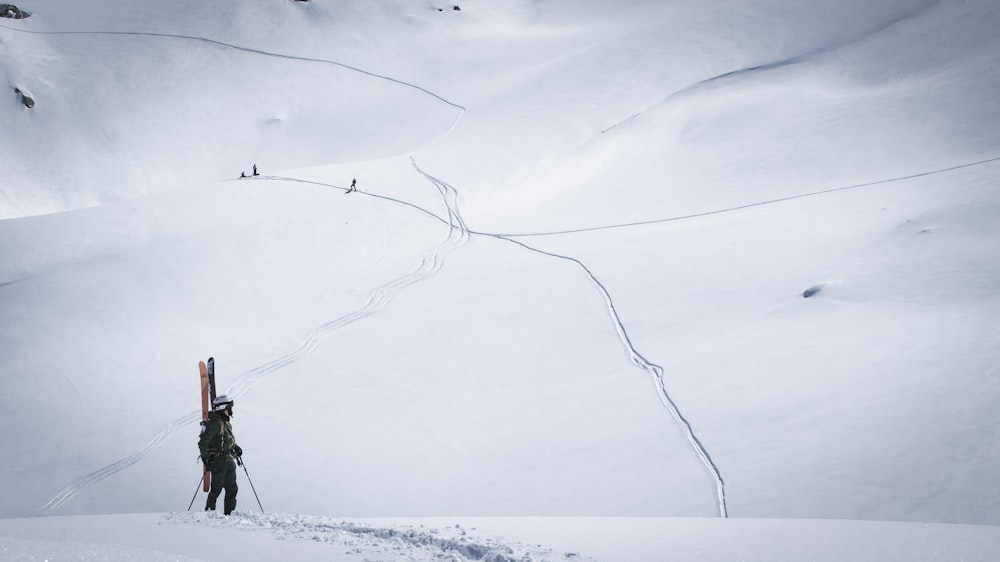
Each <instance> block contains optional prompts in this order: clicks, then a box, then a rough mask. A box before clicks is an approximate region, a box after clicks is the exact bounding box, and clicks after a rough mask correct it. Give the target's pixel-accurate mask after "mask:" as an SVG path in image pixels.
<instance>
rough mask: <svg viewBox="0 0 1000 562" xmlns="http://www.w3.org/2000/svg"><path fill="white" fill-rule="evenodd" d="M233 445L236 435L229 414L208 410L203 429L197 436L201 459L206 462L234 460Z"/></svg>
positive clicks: (234, 444)
mask: <svg viewBox="0 0 1000 562" xmlns="http://www.w3.org/2000/svg"><path fill="white" fill-rule="evenodd" d="M235 446H236V437H234V436H233V424H231V423H229V416H227V415H226V413H225V412H209V414H208V419H207V420H205V430H204V431H202V432H201V437H199V438H198V449H199V450H200V451H201V460H202V461H204V462H205V463H207V464H212V463H215V462H219V461H223V460H228V461H231V460H234V459H235V458H236V457H235V455H233V447H235Z"/></svg>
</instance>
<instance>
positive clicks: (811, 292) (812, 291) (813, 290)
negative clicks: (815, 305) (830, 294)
mask: <svg viewBox="0 0 1000 562" xmlns="http://www.w3.org/2000/svg"><path fill="white" fill-rule="evenodd" d="M822 290H823V285H813V286H812V287H809V288H808V289H806V290H805V291H803V292H802V298H805V299H808V298H810V297H814V296H816V295H818V294H819V292H820V291H822Z"/></svg>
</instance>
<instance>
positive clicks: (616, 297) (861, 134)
mask: <svg viewBox="0 0 1000 562" xmlns="http://www.w3.org/2000/svg"><path fill="white" fill-rule="evenodd" d="M372 4H373V3H370V2H361V1H343V2H336V3H334V2H324V1H322V0H313V1H311V2H308V3H297V2H283V1H277V0H256V1H250V2H239V3H235V2H216V3H208V4H206V3H203V2H193V1H182V2H177V3H173V4H162V3H158V4H155V5H149V6H147V5H144V4H141V3H139V4H137V3H129V2H119V1H114V0H99V1H97V2H93V3H88V4H87V5H86V6H84V5H82V4H79V3H75V2H68V1H63V0H58V1H56V0H48V1H46V2H41V1H35V2H31V1H26V2H23V3H22V4H19V5H20V7H22V8H24V9H27V10H28V11H30V12H32V15H31V17H29V18H27V19H24V20H7V19H4V20H0V53H3V56H2V57H0V73H2V75H3V76H4V77H5V78H6V80H7V82H8V84H9V85H10V86H11V87H10V90H9V93H8V95H7V96H6V100H4V101H0V123H2V127H3V134H2V135H0V152H2V154H3V155H4V156H3V159H2V164H0V167H2V170H3V181H2V182H0V219H3V220H0V256H2V259H0V376H3V385H4V389H5V391H4V393H2V394H0V412H2V415H3V417H4V421H5V423H4V426H5V427H7V428H12V427H17V428H18V430H17V431H11V430H7V431H4V432H3V433H0V435H2V438H0V448H2V449H3V450H5V451H9V452H11V453H10V454H9V455H8V457H7V462H5V463H3V464H0V490H2V493H3V501H2V502H0V515H2V516H4V517H24V516H28V515H33V514H41V515H92V514H115V513H148V512H174V511H180V510H181V509H183V508H184V507H186V504H185V502H186V501H187V500H189V499H190V494H191V493H192V491H193V490H192V488H194V487H195V485H196V483H197V482H196V478H197V474H198V468H199V467H198V462H197V459H196V456H197V453H196V449H195V446H194V440H195V437H196V435H197V423H196V420H197V418H198V412H197V390H196V388H197V387H196V382H195V381H196V374H197V371H196V364H197V361H199V360H203V359H206V358H207V357H208V356H210V355H212V356H215V357H216V359H217V362H218V365H219V367H218V370H219V382H220V385H221V387H222V389H223V390H224V391H226V392H228V393H230V394H232V395H235V396H236V398H237V408H236V417H235V419H234V422H235V427H236V433H237V437H238V439H239V441H240V443H241V445H242V446H243V448H244V449H245V450H246V457H247V462H248V465H249V469H250V470H251V471H252V473H253V476H254V482H255V484H256V485H257V487H258V491H260V492H261V494H262V499H263V500H264V502H265V504H266V505H267V507H268V508H269V511H272V510H273V511H275V512H278V513H298V514H309V515H315V516H336V517H340V516H350V517H382V518H384V517H410V518H412V517H442V516H443V517H523V516H548V517H568V516H569V517H577V516H594V517H651V518H665V517H718V516H720V515H729V516H732V517H738V518H773V519H783V518H810V519H857V520H862V519H866V520H884V521H899V522H930V523H961V524H966V525H1000V510H998V509H997V505H998V500H1000V496H998V494H1000V492H998V491H997V490H996V487H995V486H993V485H992V474H993V473H994V472H995V471H994V470H993V468H994V467H995V466H996V464H997V462H998V461H1000V452H998V451H1000V448H998V447H997V442H998V439H1000V434H998V431H1000V430H998V429H997V428H998V427H1000V424H998V423H997V422H998V421H1000V420H998V419H997V414H996V413H995V411H996V408H995V407H993V404H994V403H995V402H996V400H997V398H998V397H1000V377H998V375H1000V372H998V370H997V365H1000V351H998V349H1000V347H998V346H997V343H998V341H1000V331H998V329H997V328H996V323H995V321H994V318H995V317H996V316H997V313H998V312H1000V301H998V297H997V295H996V293H995V290H994V289H995V287H996V285H997V281H998V280H1000V254H998V252H997V251H996V248H997V247H1000V246H998V241H1000V227H998V221H997V220H996V217H997V216H998V205H1000V194H998V189H997V185H998V181H1000V132H998V130H997V128H996V127H995V123H996V122H997V118H998V117H1000V101H998V100H1000V95H998V94H1000V70H998V69H1000V40H998V39H997V37H996V34H995V32H994V30H995V28H996V26H997V24H998V23H1000V21H998V20H1000V15H998V14H997V12H996V10H995V9H993V6H992V5H991V3H990V2H989V1H988V0H974V1H966V2H958V1H952V0H945V1H941V2H926V1H916V0H894V1H891V2H882V3H879V4H878V5H877V6H872V5H869V4H868V3H864V2H859V1H850V2H833V1H829V2H819V3H813V4H811V5H810V6H808V7H807V6H802V5H799V3H795V2H789V1H787V0H754V1H753V2H745V1H743V2H735V1H733V2H730V1H715V2H710V3H705V2H687V1H677V2H669V3H668V2H657V1H652V0H649V1H638V2H630V3H628V5H622V6H611V5H609V4H607V3H606V2H590V1H588V2H564V1H561V0H560V1H550V2H529V1H527V0H521V1H512V2H506V3H503V4H497V3H490V2H482V1H473V2H471V3H469V4H462V5H461V8H462V9H461V10H460V11H456V10H452V9H451V5H450V4H449V5H441V6H436V5H430V4H417V5H414V4H412V3H409V2H401V1H385V2H379V3H377V5H372ZM439 7H440V8H442V9H441V10H438V9H437V8H439ZM14 88H20V89H22V90H25V91H30V92H31V94H32V95H33V97H34V98H35V99H36V102H37V103H36V105H35V107H33V108H31V109H28V108H26V107H24V106H23V105H22V104H21V103H20V100H19V98H18V96H17V95H16V94H15V92H14ZM253 164H256V165H257V166H258V168H259V169H260V171H261V174H262V175H261V176H259V177H256V178H252V179H242V180H241V179H236V178H237V177H238V176H239V174H240V172H241V171H246V172H249V171H250V168H251V166H252V165H253ZM352 178H357V180H358V185H359V189H360V191H359V192H358V193H354V194H349V195H346V196H345V195H344V191H345V189H346V187H347V186H348V185H349V184H350V182H351V179H352ZM804 293H809V294H810V297H809V298H803V294H804ZM153 483H155V485H151V484H153ZM247 491H248V490H247V489H246V487H244V488H243V490H242V491H241V503H240V509H241V510H243V511H250V510H251V509H252V507H253V504H252V498H251V497H250V496H249V495H247ZM200 501H201V500H198V501H197V502H196V503H200ZM74 521H79V520H75V519H74ZM120 524H122V525H130V524H132V523H131V522H126V521H125V520H122V522H121V523H120ZM142 524H143V525H145V524H148V522H147V523H142ZM789 525H791V523H789ZM872 528H877V527H872ZM984 529H990V530H986V531H983V532H985V533H986V534H987V535H988V536H990V537H993V538H995V536H996V535H995V533H994V532H993V531H994V530H995V527H989V528H984ZM12 532H20V531H12ZM49 532H51V531H49ZM866 532H868V531H866ZM872 532H876V533H877V532H880V531H872ZM910 532H911V531H906V532H904V533H903V534H904V535H907V536H909V535H908V533H910ZM139 534H140V535H142V534H144V532H139ZM4 536H7V535H4ZM942 537H944V538H942V540H945V539H946V537H945V536H944V535H942ZM900 541H901V542H905V539H900ZM982 544H983V543H979V542H977V543H976V545H977V547H976V548H978V547H979V546H982ZM15 546H16V545H15ZM139 546H140V547H142V548H146V547H147V545H144V544H141V545H139ZM567 548H572V547H567ZM581 548H582V547H581ZM973 551H976V549H975V548H973ZM979 552H981V551H979ZM187 555H189V556H196V555H193V554H187ZM214 557H215V556H214V555H213V556H209V558H214Z"/></svg>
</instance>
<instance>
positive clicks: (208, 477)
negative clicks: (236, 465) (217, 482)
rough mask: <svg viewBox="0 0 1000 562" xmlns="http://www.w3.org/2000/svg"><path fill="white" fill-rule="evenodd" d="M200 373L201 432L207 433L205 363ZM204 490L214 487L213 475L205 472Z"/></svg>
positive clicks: (202, 362)
mask: <svg viewBox="0 0 1000 562" xmlns="http://www.w3.org/2000/svg"><path fill="white" fill-rule="evenodd" d="M198 372H199V374H200V375H201V377H200V378H201V430H202V431H205V421H206V420H208V395H209V381H210V379H209V376H208V366H207V365H205V362H204V361H199V362H198ZM202 482H203V484H202V487H201V488H202V490H204V491H206V492H207V491H208V490H209V489H211V487H212V473H211V472H209V471H208V470H205V473H204V474H203V475H202Z"/></svg>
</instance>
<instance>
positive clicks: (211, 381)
mask: <svg viewBox="0 0 1000 562" xmlns="http://www.w3.org/2000/svg"><path fill="white" fill-rule="evenodd" d="M208 392H209V395H210V396H211V397H212V402H213V403H214V402H215V358H214V357H209V358H208Z"/></svg>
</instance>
